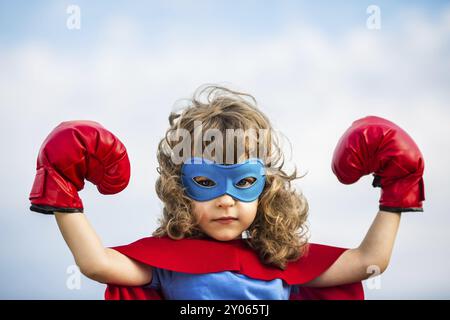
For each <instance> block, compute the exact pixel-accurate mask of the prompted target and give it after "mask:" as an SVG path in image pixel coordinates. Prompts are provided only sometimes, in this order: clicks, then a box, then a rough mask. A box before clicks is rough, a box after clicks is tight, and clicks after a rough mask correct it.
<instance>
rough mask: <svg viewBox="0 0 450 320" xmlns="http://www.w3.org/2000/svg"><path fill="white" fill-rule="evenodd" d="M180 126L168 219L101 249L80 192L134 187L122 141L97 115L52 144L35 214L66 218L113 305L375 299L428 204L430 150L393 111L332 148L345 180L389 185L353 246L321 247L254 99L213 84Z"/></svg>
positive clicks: (168, 183)
mask: <svg viewBox="0 0 450 320" xmlns="http://www.w3.org/2000/svg"><path fill="white" fill-rule="evenodd" d="M203 93H208V95H207V100H206V101H205V102H202V101H201V99H200V97H201V95H202V94H203ZM249 98H250V99H249ZM169 122H170V128H169V129H168V131H167V132H166V135H165V138H164V139H162V140H161V142H160V143H159V147H158V153H157V156H158V162H159V167H158V173H159V174H160V177H159V178H158V180H157V182H156V192H157V195H158V197H159V198H160V199H161V200H162V202H163V203H164V209H163V217H162V219H161V225H160V226H159V228H158V229H157V230H156V231H155V232H154V234H153V237H148V238H144V239H140V240H138V241H136V242H134V243H132V244H129V245H126V246H120V247H115V248H105V247H104V246H103V245H102V243H101V241H100V239H99V237H98V236H97V234H96V233H95V231H94V230H93V229H92V227H91V226H90V224H89V222H88V220H87V218H86V216H85V215H84V214H83V204H82V201H81V199H80V198H79V196H78V191H80V190H81V189H82V188H83V185H84V179H87V180H89V181H91V182H92V183H94V184H95V185H97V188H98V190H99V191H100V192H101V193H102V194H114V193H117V192H120V191H121V190H123V189H124V188H125V187H126V186H127V184H128V181H129V177H130V164H129V160H128V156H127V152H126V149H125V147H124V146H123V144H122V143H121V142H120V140H119V139H118V138H117V137H116V136H114V135H113V134H112V133H111V132H109V131H108V130H106V129H105V128H104V127H102V126H101V125H100V124H98V123H96V122H92V121H69V122H64V123H62V124H60V125H59V126H58V127H57V128H55V129H54V130H53V131H52V132H51V133H50V135H49V136H48V137H47V139H46V140H45V141H44V143H43V145H42V147H41V150H40V152H39V157H38V164H37V174H36V179H35V182H34V184H33V188H32V192H31V194H30V200H31V204H32V205H31V208H30V209H31V210H33V211H37V212H41V213H46V214H54V215H55V217H56V220H57V223H58V226H59V228H60V230H61V233H62V235H63V237H64V239H65V240H66V242H67V244H68V246H69V248H70V250H71V252H72V253H73V255H74V258H75V261H76V263H77V265H78V266H79V267H80V270H81V272H82V273H83V274H85V275H86V276H87V277H89V278H91V279H93V280H96V281H98V282H101V283H105V284H108V286H107V290H106V293H105V298H106V299H239V300H241V299H284V300H286V299H363V298H364V293H363V289H362V284H361V281H362V280H364V279H367V278H368V277H369V276H370V275H371V273H370V272H368V270H370V269H373V266H375V267H377V268H378V271H379V273H382V272H383V271H384V270H385V269H386V268H387V266H388V263H389V259H390V256H391V253H392V248H393V245H394V241H395V237H396V233H397V229H398V226H399V223H400V215H401V212H405V211H422V201H423V200H424V187H423V179H422V174H423V170H424V163H423V158H422V155H421V153H420V150H419V149H418V147H417V146H416V144H415V143H414V141H413V140H412V139H411V138H410V137H409V136H408V135H407V133H406V132H404V131H403V130H402V129H401V128H399V127H398V126H396V125H395V124H393V123H392V122H389V121H387V120H385V119H382V118H378V117H373V116H372V117H366V118H363V119H359V120H357V121H355V122H354V123H353V124H352V126H351V127H350V128H349V129H348V130H347V131H346V132H345V133H344V135H343V136H342V137H341V139H340V140H339V142H338V145H337V146H336V149H335V152H334V154H333V160H332V169H333V172H334V173H335V174H336V176H337V177H338V179H339V180H340V181H341V182H342V183H346V184H349V183H354V182H356V181H357V180H358V179H359V178H360V177H361V176H363V175H367V174H370V173H374V177H375V178H374V183H373V186H378V187H381V188H382V190H381V198H380V211H379V212H378V214H377V216H376V218H375V220H374V222H373V224H372V226H371V228H370V229H369V231H368V232H367V235H366V237H365V238H364V240H363V241H362V243H361V244H360V246H359V247H357V248H354V249H343V248H337V247H331V246H324V245H318V244H312V243H308V239H307V236H306V233H307V228H306V225H305V224H306V220H307V214H308V204H307V201H306V199H305V198H304V197H303V195H302V194H299V193H297V192H296V191H295V190H294V189H293V188H292V186H291V181H292V180H294V179H297V178H299V177H297V174H296V171H294V172H293V173H292V174H287V173H286V172H285V170H284V169H283V165H284V160H283V154H282V151H281V148H280V146H279V143H278V141H277V140H276V136H274V134H273V132H272V127H271V124H270V121H269V120H268V119H267V117H266V116H265V115H264V114H263V113H262V112H261V111H260V110H259V109H258V108H257V106H256V100H254V98H253V97H252V96H250V95H248V94H244V93H239V92H236V91H232V90H229V89H226V88H221V87H215V86H209V87H206V88H204V89H203V90H202V91H200V92H199V94H198V95H194V97H193V99H192V101H191V105H190V106H189V107H188V108H185V109H184V110H182V111H181V112H179V113H171V115H170V117H169ZM227 129H228V131H227ZM230 129H234V130H235V131H230ZM236 131H237V132H238V133H241V134H236ZM204 132H205V133H204ZM230 132H231V133H230ZM242 132H244V134H243V135H242ZM233 134H234V135H233ZM235 137H236V138H237V139H236V140H235ZM180 138H181V139H180ZM230 139H231V140H230ZM180 140H181V141H180ZM224 149H226V150H224ZM256 150H257V151H256Z"/></svg>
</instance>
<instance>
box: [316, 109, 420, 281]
mask: <svg viewBox="0 0 450 320" xmlns="http://www.w3.org/2000/svg"><path fill="white" fill-rule="evenodd" d="M332 168H333V172H334V173H335V174H336V176H337V178H338V179H339V181H341V182H342V183H345V184H351V183H354V182H356V181H358V180H359V179H360V178H361V177H362V176H364V175H367V174H370V173H373V174H374V181H373V183H372V185H373V186H374V187H381V197H380V204H379V208H380V211H379V212H378V214H377V216H376V218H375V220H374V221H373V223H372V226H371V227H370V229H369V231H368V232H367V235H366V236H365V238H364V240H363V241H362V242H361V244H360V246H359V247H358V248H355V249H350V250H347V251H345V252H344V253H343V254H342V255H341V256H340V257H339V259H337V260H336V262H335V263H334V264H333V265H332V266H331V267H330V268H329V269H328V270H327V271H326V272H324V273H323V274H322V275H321V276H319V277H318V278H316V279H314V280H313V281H311V282H310V283H308V284H307V285H310V286H331V285H339V284H346V283H353V282H356V281H361V280H364V279H367V278H368V277H369V276H371V275H372V273H373V272H376V273H382V272H384V271H385V270H386V268H387V267H388V264H389V260H390V258H391V255H392V249H393V246H394V243H395V238H396V235H397V230H398V227H399V224H400V216H401V212H408V211H416V212H418V211H419V212H420V211H423V209H422V201H423V200H425V192H424V183H423V178H422V175H423V171H424V160H423V157H422V154H421V152H420V150H419V148H418V147H417V145H416V144H415V142H414V141H413V140H412V138H411V137H410V136H409V135H408V134H407V133H406V132H405V131H403V129H401V128H400V127H398V126H397V125H396V124H394V123H392V122H390V121H388V120H386V119H383V118H379V117H373V116H371V117H366V118H363V119H359V120H357V121H355V122H354V123H353V124H352V126H351V127H350V128H349V129H348V130H347V131H346V132H345V133H344V135H343V136H342V137H341V139H340V140H339V142H338V144H337V146H336V149H335V151H334V154H333V161H332Z"/></svg>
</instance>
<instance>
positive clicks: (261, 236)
mask: <svg viewBox="0 0 450 320" xmlns="http://www.w3.org/2000/svg"><path fill="white" fill-rule="evenodd" d="M203 94H206V101H204V102H203V101H202V100H201V97H202V95H203ZM188 102H189V105H188V106H187V107H185V108H184V109H182V110H180V111H178V112H171V114H170V116H169V123H170V128H169V129H168V130H167V132H166V134H165V137H164V138H163V139H161V141H160V142H159V145H158V151H157V158H158V163H159V166H158V168H157V171H158V173H159V174H160V176H159V177H158V179H157V181H156V186H155V187H156V193H157V195H158V197H159V198H160V199H161V200H162V202H163V205H164V206H163V215H162V218H161V219H160V220H159V222H160V226H159V228H157V230H156V231H155V232H154V233H153V236H156V237H161V236H168V237H170V238H172V239H182V238H203V237H205V234H204V233H203V232H202V231H201V230H200V229H199V226H198V224H197V223H196V220H195V217H194V215H193V214H192V210H191V209H192V205H191V203H192V200H191V199H190V198H189V197H187V196H186V194H185V192H184V188H183V185H182V183H181V165H182V163H181V164H176V163H174V161H172V158H171V155H172V152H173V148H174V146H175V145H176V144H177V143H178V142H177V141H173V139H172V138H171V137H172V136H173V135H174V133H177V132H178V131H179V130H180V129H181V128H182V129H184V130H187V131H189V133H190V134H191V136H193V135H194V127H195V124H194V122H195V121H201V124H202V126H203V128H204V129H218V130H220V131H221V132H222V133H223V134H224V135H225V131H226V129H230V128H233V129H236V128H240V129H243V130H247V129H266V131H265V132H266V134H265V137H264V140H263V141H264V142H263V143H264V144H265V146H264V148H265V150H266V152H267V154H268V156H269V159H270V160H266V162H265V163H266V183H265V187H264V189H263V192H262V193H261V195H260V197H259V202H258V208H257V213H256V217H255V220H254V221H253V223H252V224H251V225H250V227H249V229H248V230H247V234H248V236H249V237H248V238H247V239H246V243H247V244H248V245H249V246H250V247H251V248H253V249H254V250H255V251H256V252H257V253H258V255H259V257H260V259H261V261H262V262H263V263H265V264H268V265H273V266H276V267H278V268H280V269H284V268H285V267H286V264H287V263H288V262H289V261H295V260H297V259H298V258H299V257H301V256H302V255H303V254H304V252H305V250H306V248H307V246H306V244H307V242H308V236H307V233H308V228H307V224H306V221H307V216H308V202H307V201H306V199H305V197H304V196H303V195H302V194H301V193H298V192H297V191H296V190H295V189H294V188H293V186H292V185H291V181H293V180H295V179H299V178H302V177H303V176H297V169H296V168H294V171H293V173H292V174H287V173H286V172H285V170H284V169H283V166H284V155H283V152H282V150H281V146H280V143H279V140H278V137H277V135H276V134H275V133H274V132H273V129H272V126H271V123H270V121H269V119H268V118H267V117H266V116H265V115H264V114H263V113H262V112H261V111H260V110H259V109H258V108H257V102H256V99H255V98H254V97H253V96H251V95H250V94H246V93H241V92H237V91H233V90H231V89H228V88H225V87H222V86H217V85H207V86H206V87H203V86H202V87H200V88H199V89H197V90H196V92H195V93H194V95H193V97H192V99H190V100H188ZM267 132H268V133H267ZM258 138H259V137H258ZM258 141H261V140H258ZM202 143H203V148H205V147H206V146H207V145H208V142H202ZM249 153H250V150H249V144H248V143H247V142H246V143H245V157H246V158H248V156H249ZM260 158H261V156H260ZM234 161H235V162H234V163H236V162H240V161H241V159H239V157H238V155H237V154H235V159H234Z"/></svg>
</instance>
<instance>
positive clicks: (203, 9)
mask: <svg viewBox="0 0 450 320" xmlns="http://www.w3.org/2000/svg"><path fill="white" fill-rule="evenodd" d="M71 4H75V5H78V6H79V7H80V8H81V13H82V29H81V30H80V31H78V32H77V33H73V32H70V31H69V30H67V29H66V28H65V20H66V17H67V16H66V15H65V14H64V13H65V10H66V8H67V6H68V5H71ZM371 4H375V5H377V6H379V7H380V9H381V10H382V19H383V27H384V28H390V27H395V26H396V25H397V23H398V19H397V18H398V16H399V15H400V14H401V12H402V11H405V10H411V9H418V10H420V11H421V12H422V13H424V14H426V15H427V16H429V17H430V18H435V17H437V16H438V15H439V14H440V12H441V10H442V8H444V7H445V6H446V5H447V4H448V1H419V0H413V1H406V0H403V1H376V2H373V1H264V2H261V1H256V0H252V1H249V0H245V1H207V0H200V1H192V0H191V1H185V0H177V1H174V0H170V1H131V2H130V1H25V0H19V1H14V2H11V1H0V41H1V43H2V45H5V44H9V45H14V44H17V43H20V42H22V41H27V40H33V41H44V42H46V43H48V44H49V45H52V46H57V47H60V48H61V49H63V48H67V49H70V50H73V49H75V50H82V49H85V50H86V49H88V48H89V47H90V46H92V45H93V44H94V43H95V41H96V40H97V39H98V37H100V36H101V27H102V26H103V25H104V24H105V23H106V22H107V21H108V20H109V19H111V18H114V17H128V18H130V19H132V20H133V21H134V22H135V23H136V25H137V27H138V28H139V29H141V30H143V31H145V34H146V38H145V40H144V41H149V42H152V43H153V41H154V40H162V39H161V38H162V37H163V35H164V33H165V32H166V31H167V30H171V29H177V28H179V27H181V26H182V28H183V29H184V31H186V30H187V31H189V30H191V31H195V33H197V32H200V33H205V34H209V35H211V34H214V33H215V32H218V33H219V34H222V33H231V34H233V35H238V36H239V37H242V38H254V37H256V38H263V37H266V36H268V35H272V34H273V33H277V32H280V29H282V28H283V27H284V26H285V25H286V24H287V23H291V22H292V21H295V20H299V21H301V22H303V23H305V24H308V25H313V26H314V27H316V28H318V29H319V30H322V31H323V32H326V33H330V34H333V35H335V36H338V35H340V34H341V33H342V32H345V31H348V30H349V29H352V28H357V27H359V26H361V25H364V23H365V19H366V13H365V11H366V8H367V7H368V6H369V5H371Z"/></svg>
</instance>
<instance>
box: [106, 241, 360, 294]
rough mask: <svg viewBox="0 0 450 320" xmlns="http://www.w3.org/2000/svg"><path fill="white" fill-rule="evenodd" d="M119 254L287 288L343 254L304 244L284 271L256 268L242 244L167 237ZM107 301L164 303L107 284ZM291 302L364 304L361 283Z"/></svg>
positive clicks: (144, 291) (135, 244)
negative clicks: (300, 253)
mask: <svg viewBox="0 0 450 320" xmlns="http://www.w3.org/2000/svg"><path fill="white" fill-rule="evenodd" d="M112 249H115V250H117V251H119V252H120V253H122V254H124V255H126V256H128V257H129V258H132V259H135V260H137V261H139V262H142V263H145V264H147V265H150V266H153V267H157V268H161V269H166V270H171V271H176V272H184V273H194V274H199V273H212V272H221V271H234V272H238V273H240V274H243V275H246V276H248V277H250V278H254V279H260V280H273V279H275V278H280V279H282V280H284V281H285V282H286V283H288V284H290V285H302V284H304V283H307V282H308V281H310V280H313V279H315V278H316V277H318V276H319V275H321V274H322V273H323V272H324V271H325V270H327V269H328V268H329V267H330V266H331V265H332V264H333V263H334V262H335V261H336V260H337V259H338V258H339V256H340V255H341V254H342V253H343V252H345V251H346V250H347V249H345V248H338V247H332V246H326V245H320V244H314V243H310V244H308V250H307V251H306V253H305V254H304V255H303V256H302V257H301V258H300V259H298V260H297V261H294V262H290V263H288V265H287V267H286V269H285V270H281V269H278V268H276V267H272V266H268V265H265V264H263V263H261V262H260V260H259V257H258V255H257V254H256V252H255V251H254V250H253V249H251V248H249V247H248V246H247V245H246V244H245V240H241V239H239V240H232V241H227V242H220V241H215V240H209V239H183V240H172V239H170V238H168V237H162V238H155V237H148V238H143V239H140V240H138V241H135V242H133V243H131V244H129V245H125V246H118V247H113V248H112ZM105 299H107V300H121V299H123V300H132V299H138V300H146V299H151V300H154V299H164V296H163V295H162V293H161V292H160V291H159V290H154V289H149V288H144V287H132V286H118V285H114V284H108V286H107V288H106V292H105ZM290 299H291V300H317V299H320V300H350V299H351V300H362V299H364V290H363V287H362V283H361V282H356V283H352V284H346V285H340V286H334V287H326V288H313V287H305V286H300V290H299V293H298V294H294V293H292V294H291V296H290Z"/></svg>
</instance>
